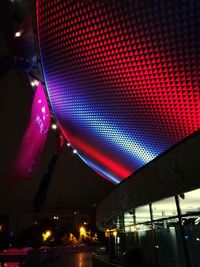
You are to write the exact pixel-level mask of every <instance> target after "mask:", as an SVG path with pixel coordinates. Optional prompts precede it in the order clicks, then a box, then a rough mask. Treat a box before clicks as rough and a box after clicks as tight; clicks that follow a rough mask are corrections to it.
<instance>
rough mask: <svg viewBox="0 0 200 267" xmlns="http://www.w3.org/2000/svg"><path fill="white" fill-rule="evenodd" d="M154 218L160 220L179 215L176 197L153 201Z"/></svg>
mask: <svg viewBox="0 0 200 267" xmlns="http://www.w3.org/2000/svg"><path fill="white" fill-rule="evenodd" d="M152 211H153V219H154V220H158V219H162V218H167V217H172V216H176V215H177V208H176V203H175V198H174V197H170V198H165V199H162V200H160V201H157V202H154V203H152Z"/></svg>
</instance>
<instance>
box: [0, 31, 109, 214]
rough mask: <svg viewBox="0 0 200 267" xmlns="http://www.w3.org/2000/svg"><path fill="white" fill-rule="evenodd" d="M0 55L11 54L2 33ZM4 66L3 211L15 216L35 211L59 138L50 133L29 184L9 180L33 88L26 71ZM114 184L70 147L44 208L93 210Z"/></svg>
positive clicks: (62, 157)
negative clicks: (8, 68) (89, 165)
mask: <svg viewBox="0 0 200 267" xmlns="http://www.w3.org/2000/svg"><path fill="white" fill-rule="evenodd" d="M0 43H1V48H0V55H1V57H2V56H5V55H9V53H10V51H9V49H8V46H7V44H6V43H5V38H4V35H3V31H2V30H1V32H0ZM2 66H3V65H1V76H0V77H1V79H0V88H1V93H2V95H1V97H0V101H1V102H0V109H1V138H0V151H1V164H0V178H1V186H0V203H1V204H0V212H3V213H4V212H6V213H11V214H16V213H18V212H23V211H28V210H30V211H31V210H33V207H34V205H33V202H34V197H35V194H36V193H37V191H38V188H39V184H40V181H41V179H42V177H43V175H44V173H45V170H46V169H47V167H48V164H49V162H50V160H51V158H52V156H53V153H54V151H55V149H56V135H55V132H53V130H50V131H49V134H48V138H47V142H46V146H45V148H44V151H43V154H42V157H41V161H40V164H39V166H38V169H37V171H36V172H35V173H34V174H33V175H32V176H31V177H30V178H29V180H27V181H16V180H15V181H10V178H11V175H10V173H11V171H12V168H13V162H14V159H15V157H16V153H17V151H18V149H19V146H20V143H21V141H22V138H23V134H24V131H25V129H26V127H27V124H28V121H29V115H30V109H31V101H32V96H33V89H32V87H31V86H30V84H29V83H27V80H26V79H25V78H24V77H25V76H24V74H25V73H24V71H23V70H14V69H11V70H6V67H5V68H2ZM112 188H114V185H113V184H111V183H110V182H108V181H106V180H104V179H103V178H101V177H100V176H99V175H98V174H96V173H95V172H94V171H93V170H91V169H90V168H89V167H88V166H87V165H86V164H85V163H84V162H82V160H81V159H80V158H79V157H78V156H77V155H75V154H73V153H72V150H71V149H70V148H68V147H67V146H65V147H64V149H63V150H62V152H61V153H60V156H59V160H58V162H57V165H56V169H55V171H54V173H53V177H52V180H51V183H50V186H49V190H48V194H47V198H46V202H45V204H44V206H43V207H42V210H43V209H56V208H62V209H69V210H80V211H91V210H92V209H93V208H94V204H95V203H98V202H99V201H100V200H101V199H103V197H104V196H105V195H106V194H107V193H108V192H109V191H110V190H111V189H112Z"/></svg>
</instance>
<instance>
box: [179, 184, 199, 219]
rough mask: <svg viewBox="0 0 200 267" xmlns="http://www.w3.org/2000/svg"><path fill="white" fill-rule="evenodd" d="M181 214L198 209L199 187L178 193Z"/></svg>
mask: <svg viewBox="0 0 200 267" xmlns="http://www.w3.org/2000/svg"><path fill="white" fill-rule="evenodd" d="M179 202H180V208H181V213H182V214H189V213H192V212H197V211H200V189H197V190H193V191H190V192H187V193H184V194H180V195H179Z"/></svg>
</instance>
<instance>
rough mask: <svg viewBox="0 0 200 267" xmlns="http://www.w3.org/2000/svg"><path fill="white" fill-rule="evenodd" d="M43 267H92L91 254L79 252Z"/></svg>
mask: <svg viewBox="0 0 200 267" xmlns="http://www.w3.org/2000/svg"><path fill="white" fill-rule="evenodd" d="M43 266H44V267H92V254H91V253H89V252H79V253H74V254H68V255H66V256H63V257H61V258H59V259H57V260H53V261H51V262H48V263H46V264H44V265H43Z"/></svg>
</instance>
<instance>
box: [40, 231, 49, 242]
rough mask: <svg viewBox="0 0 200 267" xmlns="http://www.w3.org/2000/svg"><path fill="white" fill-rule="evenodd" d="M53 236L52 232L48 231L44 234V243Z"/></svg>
mask: <svg viewBox="0 0 200 267" xmlns="http://www.w3.org/2000/svg"><path fill="white" fill-rule="evenodd" d="M50 236H51V231H50V230H47V231H46V232H45V233H43V234H42V238H43V241H46V240H47V238H49V237H50Z"/></svg>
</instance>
